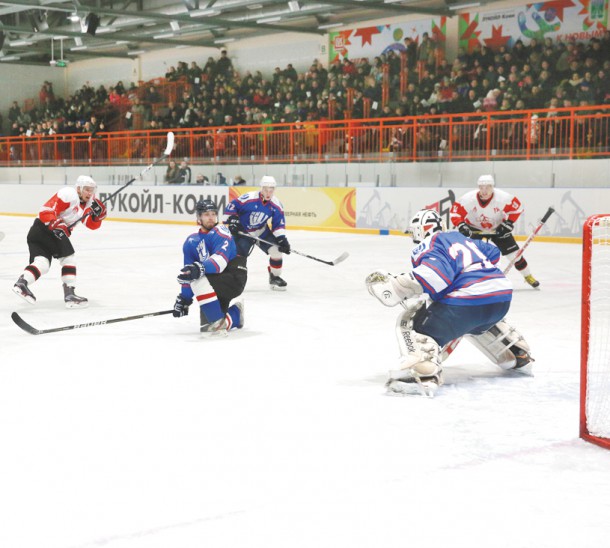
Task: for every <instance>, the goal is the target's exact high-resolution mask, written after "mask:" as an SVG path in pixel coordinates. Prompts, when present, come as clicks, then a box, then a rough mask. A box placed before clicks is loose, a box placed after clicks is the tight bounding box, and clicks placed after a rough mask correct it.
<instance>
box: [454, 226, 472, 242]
mask: <svg viewBox="0 0 610 548" xmlns="http://www.w3.org/2000/svg"><path fill="white" fill-rule="evenodd" d="M457 229H458V231H459V232H460V233H461V234H463V235H464V236H466V238H472V227H471V226H470V225H468V224H466V223H460V224H459V225H458V227H457Z"/></svg>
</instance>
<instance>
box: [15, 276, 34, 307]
mask: <svg viewBox="0 0 610 548" xmlns="http://www.w3.org/2000/svg"><path fill="white" fill-rule="evenodd" d="M13 291H14V292H15V293H16V294H17V295H19V296H20V297H21V298H22V299H24V300H26V301H27V302H28V303H30V304H34V303H35V302H36V297H34V293H32V292H31V291H30V288H29V287H28V283H27V282H26V281H25V278H24V277H23V276H20V277H19V279H18V280H17V281H16V282H15V285H14V286H13Z"/></svg>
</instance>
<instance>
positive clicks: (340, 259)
mask: <svg viewBox="0 0 610 548" xmlns="http://www.w3.org/2000/svg"><path fill="white" fill-rule="evenodd" d="M238 234H239V235H240V236H244V237H246V238H250V239H251V240H256V241H257V242H260V243H261V244H267V245H277V244H274V243H273V242H268V241H267V240H263V239H262V238H258V237H257V236H252V235H251V234H247V233H246V232H241V231H240V232H238ZM290 252H291V253H295V254H296V255H300V256H301V257H307V258H308V259H312V260H314V261H318V262H319V263H324V264H327V265H330V266H335V265H336V264H339V263H341V262H343V261H345V259H347V258H348V257H349V253H348V252H347V251H346V252H344V253H341V255H339V256H338V257H337V258H336V259H335V260H334V261H325V260H324V259H318V257H313V256H312V255H307V253H301V252H300V251H297V250H296V249H291V250H290Z"/></svg>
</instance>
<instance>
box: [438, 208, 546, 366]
mask: <svg viewBox="0 0 610 548" xmlns="http://www.w3.org/2000/svg"><path fill="white" fill-rule="evenodd" d="M554 212H555V210H554V209H553V208H552V207H549V208H548V209H547V211H546V213H545V214H544V215H543V216H542V219H540V220H539V221H538V224H537V225H536V226H535V227H534V230H533V231H532V233H531V234H530V235H529V236H528V238H527V240H525V242H524V243H523V245H522V246H521V248H520V249H519V251H517V254H516V255H515V256H514V257H513V259H512V260H511V261H510V263H508V265H507V266H506V268H505V269H504V270H503V274H504V275H505V276H506V274H508V272H509V271H510V269H511V268H512V267H513V266H514V265H515V263H516V262H517V261H518V260H519V258H520V257H521V256H522V255H523V252H524V251H525V248H526V247H527V246H528V245H530V244H531V243H532V240H533V239H534V238H535V237H536V235H537V234H538V232H540V230H541V229H542V227H543V226H544V224H545V223H546V222H547V221H548V220H549V217H550V216H551V215H552V214H553V213H554ZM461 340H462V337H459V338H457V339H453V340H452V341H449V342H448V343H447V344H446V345H445V346H444V347H443V348H442V354H443V359H444V360H445V359H447V358H448V357H449V356H450V355H451V353H452V352H453V351H454V350H455V349H456V347H457V345H458V344H460V341H461Z"/></svg>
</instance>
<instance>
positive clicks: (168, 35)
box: [153, 32, 175, 40]
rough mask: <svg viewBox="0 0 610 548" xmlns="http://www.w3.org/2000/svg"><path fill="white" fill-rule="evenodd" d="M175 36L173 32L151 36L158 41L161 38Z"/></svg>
mask: <svg viewBox="0 0 610 548" xmlns="http://www.w3.org/2000/svg"><path fill="white" fill-rule="evenodd" d="M174 36H175V34H174V33H173V32H165V33H163V34H155V35H153V38H154V39H155V40H160V39H161V38H173V37H174Z"/></svg>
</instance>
